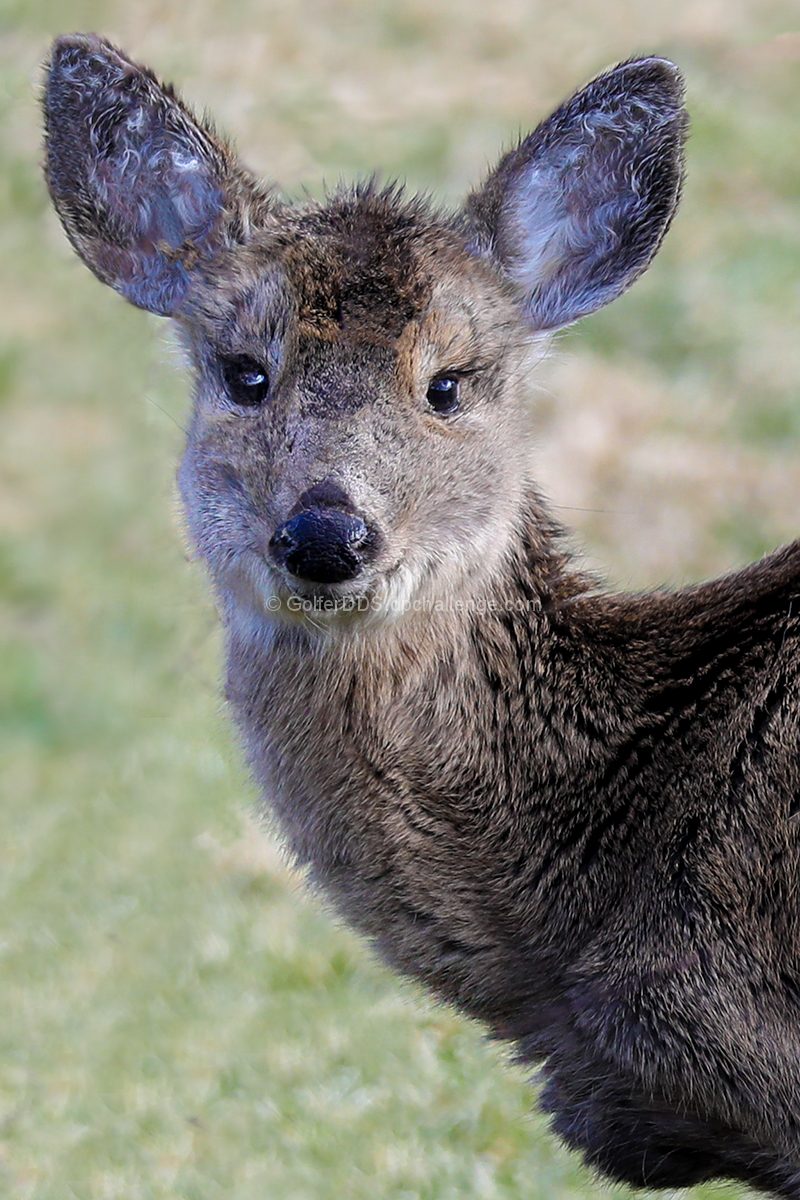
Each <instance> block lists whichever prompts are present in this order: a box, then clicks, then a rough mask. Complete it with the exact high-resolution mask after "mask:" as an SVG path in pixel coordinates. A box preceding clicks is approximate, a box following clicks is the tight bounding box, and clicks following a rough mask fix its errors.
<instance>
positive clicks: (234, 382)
mask: <svg viewBox="0 0 800 1200" xmlns="http://www.w3.org/2000/svg"><path fill="white" fill-rule="evenodd" d="M222 378H223V380H224V381H225V387H226V388H227V389H228V395H229V396H230V398H231V400H232V401H233V403H234V404H240V405H242V406H243V407H244V408H257V407H258V405H259V404H263V403H264V401H265V400H266V398H267V396H268V395H269V376H268V375H267V372H266V371H265V370H264V368H263V367H262V366H261V365H260V363H257V362H256V361H255V359H253V358H223V359H222Z"/></svg>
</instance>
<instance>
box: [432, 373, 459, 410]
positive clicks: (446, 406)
mask: <svg viewBox="0 0 800 1200" xmlns="http://www.w3.org/2000/svg"><path fill="white" fill-rule="evenodd" d="M427 399H428V404H430V406H431V408H432V409H433V411H434V412H437V413H441V414H442V415H443V416H449V414H450V413H454V412H455V411H456V410H457V408H458V380H457V379H456V378H455V376H453V375H440V376H439V377H438V378H437V379H432V380H431V381H430V383H429V384H428V394H427Z"/></svg>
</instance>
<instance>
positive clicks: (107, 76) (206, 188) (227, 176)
mask: <svg viewBox="0 0 800 1200" xmlns="http://www.w3.org/2000/svg"><path fill="white" fill-rule="evenodd" d="M44 110H45V128H46V166H45V171H46V175H47V183H48V186H49V188H50V194H51V196H52V198H53V203H54V204H55V206H56V209H57V210H58V214H59V216H60V217H61V220H62V222H63V225H64V228H65V230H66V232H67V235H68V237H69V239H70V241H71V242H72V244H73V246H74V247H75V249H76V250H77V252H78V254H79V255H80V257H81V258H82V259H83V261H84V262H85V263H86V264H87V266H89V267H90V268H91V269H92V270H93V271H94V273H95V275H97V276H98V277H99V278H100V279H101V280H102V281H103V282H104V283H108V284H110V285H111V287H113V288H115V289H116V290H117V291H118V292H121V293H122V294H123V296H126V297H127V298H128V300H131V301H132V302H133V303H134V304H138V305H139V307H140V308H146V309H149V310H150V311H151V312H155V313H160V314H161V315H164V316H169V315H171V314H172V313H174V312H175V311H176V309H177V308H178V307H179V306H180V304H181V302H182V300H183V297H184V295H185V292H186V290H187V287H188V284H189V276H190V272H191V271H192V269H193V268H194V267H195V266H197V264H198V263H201V262H202V261H203V260H204V259H207V258H209V257H211V256H212V255H213V254H215V253H216V252H217V251H218V250H219V249H220V248H221V247H222V246H224V245H225V244H226V243H229V242H230V241H231V240H239V239H241V238H242V236H243V230H244V227H245V226H246V224H247V218H248V216H249V215H251V214H250V213H249V209H250V208H252V206H253V205H254V204H255V205H257V204H258V203H259V202H261V203H262V204H263V203H264V196H263V194H259V193H258V189H257V188H256V186H255V185H254V184H253V183H252V181H251V180H250V179H249V176H247V174H246V173H245V172H244V171H242V170H241V168H240V167H238V165H237V164H236V161H235V159H234V157H233V155H232V153H231V152H230V150H229V149H228V148H227V147H226V146H225V145H224V144H223V143H222V142H221V141H220V140H219V139H218V138H217V137H215V136H214V134H213V133H212V131H211V130H210V129H209V128H208V127H206V126H204V125H202V124H200V123H199V122H198V121H197V120H196V119H195V118H194V117H193V116H192V114H191V113H190V112H189V110H188V109H187V108H186V107H185V105H184V104H182V103H181V101H180V100H179V99H178V98H177V96H176V95H175V93H174V92H173V90H172V89H171V88H169V87H164V86H163V85H162V84H160V83H159V82H158V80H157V79H156V78H155V76H154V75H153V74H152V73H151V72H150V71H148V70H146V69H145V68H143V67H140V66H137V64H136V63H133V62H131V61H130V59H128V58H126V57H125V55H124V54H122V53H120V51H119V50H117V49H115V47H114V46H112V45H111V44H110V43H108V42H106V41H104V40H103V39H101V38H97V37H93V36H84V35H81V34H76V35H74V36H69V37H61V38H58V40H57V41H56V42H55V44H54V46H53V52H52V57H51V59H50V63H49V66H48V70H47V79H46V85H45V93H44Z"/></svg>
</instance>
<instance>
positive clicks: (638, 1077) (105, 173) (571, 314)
mask: <svg viewBox="0 0 800 1200" xmlns="http://www.w3.org/2000/svg"><path fill="white" fill-rule="evenodd" d="M44 112H45V128H46V151H45V158H46V162H45V172H46V179H47V184H48V187H49V191H50V194H51V196H52V200H53V203H54V205H55V208H56V210H57V212H58V215H59V217H60V219H61V222H62V224H63V226H64V229H65V231H66V234H67V236H68V238H69V240H70V242H71V243H72V246H73V247H74V249H75V251H76V252H77V254H78V256H79V257H80V258H81V259H82V260H83V262H84V263H85V264H86V265H87V266H88V267H89V268H90V269H91V270H92V271H93V272H94V274H95V275H96V276H97V277H98V278H99V279H100V280H101V281H102V282H103V283H105V284H107V285H109V286H110V287H111V288H113V289H114V290H115V291H117V292H119V293H121V295H123V296H124V297H125V298H126V299H127V300H128V301H130V302H131V303H133V304H134V305H137V306H138V307H140V308H142V309H146V310H148V311H149V312H151V313H156V314H159V315H161V316H165V317H169V318H170V319H171V321H172V323H173V326H174V328H175V329H176V330H177V336H178V339H179V341H180V344H181V346H182V347H183V349H184V351H185V355H186V359H187V361H188V364H189V366H190V369H191V372H192V376H193V379H194V407H193V415H192V417H191V423H190V427H189V430H188V436H187V442H186V449H185V454H184V456H183V460H182V463H181V465H180V468H179V472H178V487H179V491H180V494H181V497H182V501H183V507H184V510H185V516H186V524H187V528H188V533H189V538H190V541H191V544H192V547H193V551H194V553H195V554H196V556H197V557H198V558H199V559H200V560H201V561H202V563H203V564H204V566H205V569H206V571H207V574H208V577H209V579H210V583H211V586H212V589H213V593H214V596H215V600H216V605H217V608H218V611H219V614H220V619H221V622H222V625H223V627H224V633H225V640H226V653H227V685H226V694H227V699H228V701H229V704H230V707H231V709H232V712H233V716H234V719H235V722H236V724H237V726H238V729H239V731H240V735H241V739H242V742H243V746H244V751H245V753H246V755H247V758H248V760H249V763H250V766H251V769H252V773H253V776H254V778H255V780H256V782H257V784H258V786H259V789H260V793H261V795H262V796H263V804H264V808H265V811H267V812H269V813H270V814H272V819H274V820H275V821H276V822H277V826H278V827H279V829H280V830H281V833H282V836H283V838H284V840H285V843H286V846H287V848H288V850H289V852H290V854H291V856H292V857H293V859H294V861H295V862H296V863H297V864H298V865H299V866H300V867H302V868H303V869H304V870H305V872H306V874H307V877H308V881H309V885H310V886H311V887H312V888H315V889H318V890H319V891H321V893H322V894H324V896H325V897H327V899H328V901H329V902H330V904H331V905H332V906H333V908H334V909H335V910H336V911H337V912H338V913H339V914H340V915H341V916H342V917H343V918H344V919H345V920H346V921H347V922H349V923H350V924H351V925H352V926H353V927H354V928H355V929H356V930H357V931H359V932H360V934H361V935H363V937H364V938H365V939H366V940H367V941H368V942H369V943H370V944H371V946H372V947H373V949H374V950H375V951H376V952H377V954H378V955H379V956H380V957H381V958H382V959H383V961H384V962H386V963H388V964H389V966H390V967H392V968H393V969H394V970H395V971H397V972H400V973H401V974H402V975H404V976H406V977H410V978H412V979H413V980H416V981H417V982H418V983H420V984H421V985H422V986H423V987H424V988H426V989H428V990H429V991H430V992H431V993H433V995H434V996H435V997H436V998H437V999H438V1000H439V1001H441V1002H444V1003H446V1004H449V1005H452V1006H454V1007H455V1008H456V1009H457V1010H459V1011H460V1012H462V1013H464V1014H466V1015H467V1016H469V1017H471V1018H474V1019H476V1020H477V1021H479V1022H481V1023H482V1025H483V1026H484V1027H485V1029H486V1030H487V1031H488V1033H489V1034H490V1035H491V1036H492V1037H494V1038H497V1039H499V1040H500V1041H501V1042H503V1043H504V1044H506V1045H508V1047H509V1048H510V1049H511V1050H512V1051H513V1053H514V1054H515V1055H516V1057H517V1058H518V1060H519V1061H521V1062H522V1063H523V1064H525V1065H526V1066H529V1067H530V1068H531V1069H533V1067H534V1066H536V1067H537V1068H538V1070H539V1072H540V1075H541V1079H542V1081H543V1088H542V1090H541V1093H540V1097H539V1103H540V1105H541V1108H542V1110H543V1111H544V1113H545V1114H546V1115H547V1118H548V1120H549V1122H550V1125H551V1127H552V1130H553V1132H554V1133H555V1135H556V1136H557V1137H559V1138H560V1139H561V1140H562V1141H563V1143H565V1144H566V1145H567V1146H568V1147H570V1148H571V1149H572V1150H574V1151H576V1152H578V1153H579V1154H580V1155H582V1157H583V1160H584V1162H585V1163H586V1164H587V1165H588V1166H589V1167H590V1168H592V1169H593V1170H595V1171H596V1172H599V1173H600V1174H602V1175H605V1176H606V1177H608V1178H610V1179H612V1180H615V1181H621V1182H625V1183H627V1184H629V1185H632V1186H634V1187H650V1188H676V1187H687V1186H692V1185H694V1184H697V1183H700V1182H702V1181H705V1180H709V1179H716V1178H719V1179H732V1180H738V1181H741V1182H744V1183H746V1184H749V1185H750V1186H751V1187H752V1188H754V1189H756V1190H759V1191H761V1192H762V1193H766V1194H769V1195H774V1196H780V1197H790V1198H793V1200H798V1198H800V886H799V885H800V681H799V679H798V661H799V658H798V649H799V648H800V605H798V603H797V602H798V598H800V543H799V542H795V543H794V544H791V545H789V546H786V547H784V548H782V549H779V550H777V551H775V552H773V553H772V554H770V555H768V556H766V557H765V558H763V559H762V560H761V561H759V562H757V563H754V564H751V565H749V566H746V567H744V568H743V569H740V570H738V571H736V572H734V573H731V574H728V575H726V576H724V577H722V578H718V579H714V580H712V581H710V582H705V583H700V584H693V585H691V586H686V587H682V588H678V589H673V590H669V589H666V588H660V589H656V590H652V591H646V592H641V593H636V594H629V593H623V592H613V591H611V590H609V589H608V588H607V587H606V586H604V585H603V584H602V583H601V582H600V581H599V580H598V579H597V578H595V576H594V575H592V574H591V573H590V572H588V571H587V570H586V569H585V568H584V567H582V566H581V565H580V564H579V562H578V559H577V556H576V554H575V552H574V550H573V549H572V544H571V540H570V535H569V533H568V531H566V530H565V529H564V528H563V527H562V525H561V524H560V522H558V521H557V520H555V519H554V517H553V515H552V514H551V511H550V509H549V507H548V504H547V502H546V501H545V499H544V498H543V497H542V496H541V494H540V492H539V490H538V488H537V484H536V479H535V477H534V475H535V472H534V468H533V457H534V455H533V451H534V437H535V433H534V429H533V425H532V421H531V407H532V400H531V384H530V379H531V374H532V371H533V370H534V368H535V367H536V365H537V363H538V361H539V359H541V357H542V355H543V354H544V353H545V352H546V350H547V347H548V346H549V344H550V343H551V341H552V338H553V335H554V333H555V332H556V331H558V330H560V329H563V328H564V327H565V326H567V325H571V324H572V323H573V322H575V321H577V320H578V319H579V318H581V317H583V316H585V315H587V314H589V313H591V312H593V311H595V310H596V309H598V308H600V307H601V306H602V305H605V304H607V303H609V302H610V301H612V300H614V299H615V298H616V297H617V296H619V295H620V294H621V293H622V292H624V291H625V290H626V289H627V288H628V287H629V286H630V284H632V283H633V281H634V280H635V279H636V278H637V277H638V276H639V275H640V274H641V273H642V272H643V271H644V270H645V269H646V267H647V266H648V265H649V263H650V262H651V260H652V258H653V256H654V255H655V253H656V251H657V250H658V248H659V246H660V244H661V241H662V239H663V237H664V235H665V233H666V231H667V229H668V227H669V225H670V222H671V220H672V217H673V214H674V213H675V210H676V206H677V204H678V201H679V197H680V192H681V187H682V183H683V177H684V142H685V138H686V133H687V116H686V111H685V105H684V84H683V80H682V77H681V74H680V72H679V70H678V68H677V67H676V66H675V65H674V64H673V63H671V62H669V61H667V60H665V59H662V58H659V57H640V58H635V59H631V60H629V61H626V62H622V63H620V64H619V65H617V66H614V67H612V68H611V69H609V70H607V71H605V72H604V73H603V74H601V75H599V76H597V77H596V78H595V79H593V80H592V81H591V82H590V83H588V84H587V85H586V86H584V87H583V88H582V89H580V90H579V91H577V92H576V93H575V94H574V95H572V96H571V97H570V98H569V99H567V100H566V101H565V102H564V103H563V104H562V105H561V106H560V107H558V108H557V109H556V110H555V111H554V112H553V113H552V114H551V115H550V116H548V117H547V118H546V119H544V120H543V121H542V122H541V123H540V124H539V125H538V126H537V127H536V129H535V130H534V132H533V133H531V134H530V135H528V136H526V137H524V138H522V139H521V140H520V141H519V142H518V144H516V145H514V146H513V147H512V148H511V149H509V150H508V151H507V152H506V153H504V154H503V155H502V157H501V158H500V161H499V163H498V165H497V166H496V167H495V168H494V169H493V170H491V171H490V172H489V173H488V175H487V177H486V178H485V180H484V182H483V183H482V184H481V185H480V186H478V187H477V188H476V189H475V190H474V191H472V192H471V193H470V194H469V196H468V197H467V198H466V200H465V202H464V204H463V206H462V207H461V208H460V209H458V210H457V211H449V210H447V211H446V210H444V209H442V208H440V207H437V206H436V205H435V204H434V203H433V202H432V201H431V200H430V199H428V198H426V197H425V196H420V195H411V194H409V193H408V191H407V190H405V189H404V188H403V187H401V186H400V185H398V184H396V183H383V182H381V181H380V180H379V179H378V178H370V179H366V180H361V181H359V182H356V183H355V184H352V185H346V184H339V185H337V186H336V187H335V188H332V189H330V190H328V191H327V192H326V193H325V196H324V198H323V199H320V200H314V199H307V200H305V201H303V202H302V203H300V202H295V201H292V200H290V199H284V198H282V196H281V195H280V194H279V193H278V192H277V191H276V190H275V189H274V188H273V187H271V186H267V185H265V184H262V183H260V182H258V181H257V179H256V178H255V177H254V176H253V175H251V174H250V172H249V171H248V170H247V169H246V168H245V167H244V166H243V165H241V163H240V162H239V160H238V158H237V156H236V155H235V153H234V151H233V149H232V148H231V146H230V145H229V144H228V143H227V142H226V141H225V140H223V138H222V137H221V136H220V135H219V134H217V133H216V132H215V130H214V129H213V128H212V127H211V125H210V124H209V123H208V122H205V121H201V120H199V119H197V118H196V117H195V116H193V114H192V112H191V111H190V109H189V108H188V107H187V106H186V105H185V104H184V103H183V101H182V100H181V99H180V98H179V97H178V95H177V93H176V92H175V91H174V89H173V88H172V87H171V86H166V85H164V84H162V83H160V82H159V80H158V78H157V77H156V75H154V74H153V73H152V72H151V71H150V70H148V69H146V68H145V67H142V66H140V65H137V64H136V63H135V62H134V61H132V60H131V59H129V58H128V57H127V56H126V55H125V54H124V53H123V52H122V51H121V50H119V49H117V48H116V47H115V46H114V45H112V44H111V43H110V42H108V41H106V40H104V39H103V38H101V37H98V36H95V35H83V34H75V35H69V36H63V37H60V38H58V39H57V40H56V41H55V43H54V45H53V48H52V53H51V56H50V59H49V62H48V64H47V67H46V82H45V87H44Z"/></svg>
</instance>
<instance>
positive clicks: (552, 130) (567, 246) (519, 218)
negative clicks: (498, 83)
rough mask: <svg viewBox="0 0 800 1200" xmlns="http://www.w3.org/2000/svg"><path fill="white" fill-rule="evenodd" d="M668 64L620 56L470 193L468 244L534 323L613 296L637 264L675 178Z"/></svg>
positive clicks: (674, 90) (677, 151)
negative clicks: (508, 282)
mask: <svg viewBox="0 0 800 1200" xmlns="http://www.w3.org/2000/svg"><path fill="white" fill-rule="evenodd" d="M686 129H687V117H686V113H685V111H684V108H683V80H682V78H681V75H680V73H679V71H678V69H677V67H675V66H674V65H673V64H672V63H670V62H667V61H665V60H664V59H660V58H642V59H636V60H633V61H631V62H626V63H622V64H621V65H620V66H618V67H614V68H613V70H611V71H609V72H608V73H607V74H605V75H601V76H599V77H598V78H597V79H595V80H593V82H592V83H590V84H588V85H587V86H586V87H585V88H583V89H582V90H581V91H579V92H576V94H575V95H574V96H572V97H571V98H570V99H569V100H567V101H566V103H564V104H563V105H562V106H561V107H560V108H559V109H557V110H556V111H555V112H554V113H553V114H552V116H550V117H548V118H547V120H545V121H543V122H542V124H541V125H540V126H539V127H538V128H537V129H536V130H534V132H533V133H532V134H530V136H529V137H527V138H525V140H524V141H523V142H522V143H521V144H520V145H519V146H518V147H517V148H516V149H514V150H512V151H511V152H510V153H509V154H507V155H506V156H505V157H504V158H503V159H502V161H501V162H500V164H499V166H498V167H497V168H496V170H495V171H494V172H493V173H492V174H491V175H490V176H489V178H488V179H487V181H486V183H485V184H484V186H483V187H482V188H481V189H480V190H479V191H477V192H474V193H473V194H472V195H471V196H470V197H469V198H468V200H467V205H466V213H467V217H468V220H469V223H470V228H471V236H472V248H473V249H474V250H475V251H476V252H477V253H479V254H482V255H485V256H489V257H491V258H493V259H494V260H495V261H496V263H497V264H498V265H499V267H500V269H501V270H502V271H503V272H504V273H505V274H506V275H507V276H510V278H511V279H512V280H513V281H514V282H515V283H516V284H517V285H518V286H519V288H520V291H521V295H522V299H523V303H524V306H525V308H526V310H527V312H528V315H529V317H530V320H531V322H532V324H533V326H534V327H535V328H536V329H541V330H548V329H558V328H560V327H562V326H564V325H568V324H570V322H572V321H576V320H577V319H578V318H579V317H584V316H586V315H587V313H590V312H594V310H595V309H597V308H600V307H601V306H602V305H604V304H608V302H609V301H610V300H614V299H615V298H616V297H617V296H619V295H620V294H621V293H622V292H624V291H625V290H626V288H628V287H629V286H630V284H631V283H633V281H634V279H636V277H637V276H638V275H640V274H641V273H642V271H644V270H645V268H646V267H647V265H648V264H649V262H650V260H651V259H652V257H653V255H654V254H655V252H656V250H657V249H658V247H659V245H660V244H661V240H662V238H663V237H664V234H665V233H666V231H667V228H668V227H669V223H670V221H671V219H672V216H673V213H674V212H675V209H676V207H677V204H678V200H679V197H680V190H681V183H682V181H683V143H684V140H685V136H686Z"/></svg>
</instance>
